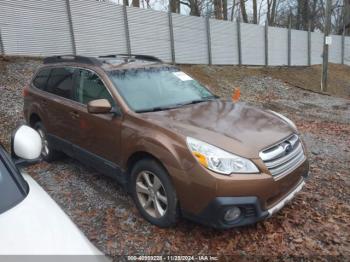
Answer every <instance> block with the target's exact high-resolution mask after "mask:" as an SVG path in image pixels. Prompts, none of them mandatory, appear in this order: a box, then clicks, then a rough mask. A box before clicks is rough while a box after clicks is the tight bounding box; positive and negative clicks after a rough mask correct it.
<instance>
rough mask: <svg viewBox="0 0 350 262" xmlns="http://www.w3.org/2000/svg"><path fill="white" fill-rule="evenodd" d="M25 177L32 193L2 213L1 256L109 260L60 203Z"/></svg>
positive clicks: (0, 223) (0, 220)
mask: <svg viewBox="0 0 350 262" xmlns="http://www.w3.org/2000/svg"><path fill="white" fill-rule="evenodd" d="M23 177H24V178H25V180H26V181H27V183H28V185H29V194H28V195H27V197H26V198H25V199H24V200H23V201H22V202H20V203H19V204H18V205H16V206H15V207H13V208H11V209H9V210H8V211H6V212H5V213H2V214H1V215H0V232H1V233H0V255H94V257H93V258H94V259H92V260H91V261H107V260H106V259H105V257H104V256H103V254H102V253H101V252H100V251H99V250H98V249H97V248H96V247H95V246H94V245H93V244H91V242H90V241H89V240H88V239H87V238H86V237H85V236H84V235H83V233H82V232H81V231H80V230H79V229H78V227H77V226H76V225H75V224H74V223H73V222H72V221H71V220H70V218H69V217H68V216H67V215H66V214H65V213H64V212H63V210H62V209H61V208H60V207H59V206H58V205H57V204H56V202H55V201H54V200H52V198H51V197H50V196H49V195H48V194H47V193H46V192H45V191H44V190H43V189H42V188H41V187H40V186H39V185H38V184H37V183H36V182H35V181H34V180H33V179H32V178H31V177H30V176H28V175H27V174H24V175H23ZM89 261H90V260H89Z"/></svg>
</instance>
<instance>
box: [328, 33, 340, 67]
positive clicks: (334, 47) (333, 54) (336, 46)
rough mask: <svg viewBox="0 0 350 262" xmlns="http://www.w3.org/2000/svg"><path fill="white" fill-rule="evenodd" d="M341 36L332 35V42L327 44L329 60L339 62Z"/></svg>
mask: <svg viewBox="0 0 350 262" xmlns="http://www.w3.org/2000/svg"><path fill="white" fill-rule="evenodd" d="M341 42H342V36H340V35H332V44H331V45H330V46H329V62H331V63H338V64H340V63H341V47H342V43H341Z"/></svg>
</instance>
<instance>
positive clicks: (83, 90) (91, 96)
mask: <svg viewBox="0 0 350 262" xmlns="http://www.w3.org/2000/svg"><path fill="white" fill-rule="evenodd" d="M77 70H78V72H77V75H76V82H75V90H74V93H75V94H74V97H75V101H76V102H77V103H78V104H79V106H78V107H77V108H76V109H77V118H78V119H79V133H80V136H79V138H78V141H76V143H75V144H76V145H75V148H74V151H75V155H76V157H77V158H78V159H80V160H82V161H83V162H85V163H87V164H90V165H93V166H94V167H97V168H98V169H99V170H101V171H102V172H104V173H106V174H108V175H113V176H115V175H116V171H117V172H118V171H120V170H119V165H120V135H121V116H120V115H116V114H115V113H107V114H90V113H89V112H88V110H87V104H88V103H89V102H90V101H92V100H96V99H103V98H104V99H107V100H108V101H109V102H110V103H111V105H112V107H114V108H115V107H117V105H116V103H115V100H114V99H113V97H112V95H111V94H110V92H109V91H108V89H107V87H106V86H105V85H104V83H103V81H102V79H101V78H100V76H99V75H97V73H95V72H93V71H91V70H87V69H77Z"/></svg>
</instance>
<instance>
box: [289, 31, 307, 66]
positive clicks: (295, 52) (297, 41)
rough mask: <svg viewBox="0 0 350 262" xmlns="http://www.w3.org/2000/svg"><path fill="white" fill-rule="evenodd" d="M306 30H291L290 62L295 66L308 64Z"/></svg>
mask: <svg viewBox="0 0 350 262" xmlns="http://www.w3.org/2000/svg"><path fill="white" fill-rule="evenodd" d="M307 34H308V33H307V32H306V31H299V30H292V37H291V40H292V41H291V60H292V61H291V64H292V65H297V66H300V65H301V66H304V65H307V64H308V61H307V57H308V54H307V52H308V51H307Z"/></svg>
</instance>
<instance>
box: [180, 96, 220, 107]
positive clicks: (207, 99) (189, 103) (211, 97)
mask: <svg viewBox="0 0 350 262" xmlns="http://www.w3.org/2000/svg"><path fill="white" fill-rule="evenodd" d="M218 98H219V97H218V96H210V97H206V98H202V99H196V100H192V101H188V102H185V103H182V104H178V106H185V105H193V104H198V103H202V102H208V101H212V100H215V99H218Z"/></svg>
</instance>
